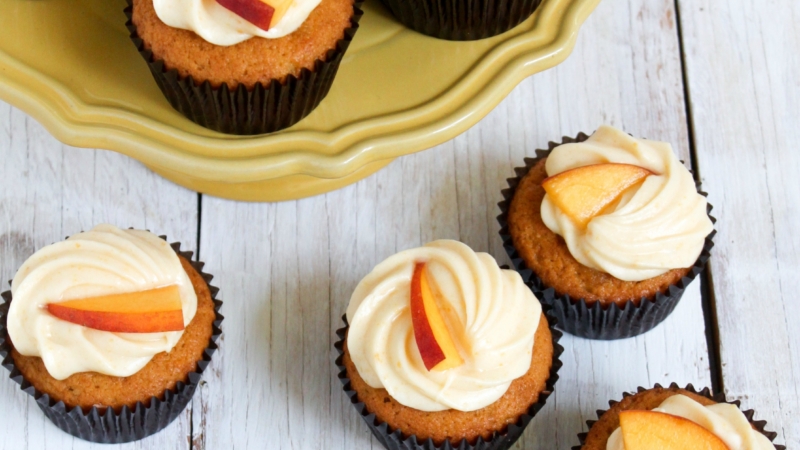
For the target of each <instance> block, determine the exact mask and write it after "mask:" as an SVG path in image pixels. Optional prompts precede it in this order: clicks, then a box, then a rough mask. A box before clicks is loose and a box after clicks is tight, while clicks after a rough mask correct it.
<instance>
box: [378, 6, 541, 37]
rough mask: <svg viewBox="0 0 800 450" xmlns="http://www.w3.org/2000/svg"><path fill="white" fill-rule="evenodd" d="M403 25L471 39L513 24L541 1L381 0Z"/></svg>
mask: <svg viewBox="0 0 800 450" xmlns="http://www.w3.org/2000/svg"><path fill="white" fill-rule="evenodd" d="M381 3H383V5H384V6H386V8H388V9H389V11H391V13H392V14H393V15H394V16H395V17H396V18H397V20H399V21H400V22H401V23H402V24H403V25H405V26H407V27H409V28H411V29H412V30H415V31H418V32H420V33H422V34H427V35H428V36H432V37H435V38H439V39H447V40H451V41H473V40H476V39H484V38H488V37H492V36H495V35H498V34H501V33H505V32H506V31H508V30H510V29H512V28H514V27H516V26H517V25H519V24H520V23H522V22H524V21H525V19H527V18H528V17H530V16H531V14H533V13H534V11H536V8H538V7H539V5H540V4H541V3H542V0H459V1H448V0H381Z"/></svg>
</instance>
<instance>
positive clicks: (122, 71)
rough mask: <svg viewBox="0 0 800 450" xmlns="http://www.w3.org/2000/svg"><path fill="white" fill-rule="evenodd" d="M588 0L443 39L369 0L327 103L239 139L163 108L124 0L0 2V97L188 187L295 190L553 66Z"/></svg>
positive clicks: (415, 138) (431, 135)
mask: <svg viewBox="0 0 800 450" xmlns="http://www.w3.org/2000/svg"><path fill="white" fill-rule="evenodd" d="M599 1H600V0H544V1H543V3H542V5H541V6H540V7H539V9H538V10H537V12H536V13H535V14H534V15H533V17H531V18H530V19H528V20H527V21H525V22H524V23H523V24H521V25H519V26H518V27H516V28H515V29H513V30H511V31H509V32H508V33H505V34H502V35H500V36H496V37H494V38H491V39H485V40H481V41H474V42H450V41H442V40H436V39H433V38H429V37H427V36H423V35H421V34H418V33H416V32H413V31H410V30H408V29H405V28H404V27H402V26H401V25H400V24H399V23H397V22H396V21H395V20H394V19H393V18H392V17H391V16H390V15H389V14H388V13H387V12H386V10H385V9H383V7H381V6H380V4H379V3H378V1H377V0H368V1H367V2H366V4H365V6H364V10H365V15H364V17H363V19H362V20H361V28H360V29H359V31H358V33H357V34H356V37H355V39H354V40H353V43H352V45H351V46H350V48H349V50H348V51H347V54H346V55H345V58H344V60H343V61H342V64H341V67H340V69H339V74H338V76H337V78H336V81H335V82H334V84H333V87H332V88H331V91H330V94H328V97H327V98H326V99H325V101H323V102H322V104H321V105H320V106H319V107H318V108H317V109H316V110H315V111H314V112H312V113H311V115H309V116H308V117H307V118H305V119H304V120H302V121H301V122H300V123H298V124H297V125H295V126H293V127H292V128H289V129H287V130H283V131H280V132H277V133H273V134H270V135H262V136H255V137H252V136H249V137H247V136H230V135H224V134H220V133H216V132H213V131H210V130H207V129H205V128H202V127H200V126H198V125H195V124H194V123H192V122H190V121H189V120H187V119H185V118H184V117H183V116H181V115H180V114H179V113H177V112H176V111H174V110H173V109H172V108H171V107H170V106H169V104H168V103H167V101H166V100H165V99H164V97H163V96H162V95H161V92H160V91H159V90H158V87H157V86H156V84H155V82H154V81H153V79H152V77H151V75H150V73H149V71H148V69H147V66H146V65H145V63H144V61H143V60H142V58H141V56H139V54H138V53H137V51H136V49H135V47H134V45H133V44H132V43H131V42H130V40H129V38H128V32H127V30H126V29H125V27H124V23H125V15H124V14H123V12H122V10H123V8H124V6H125V2H124V1H123V0H47V1H43V0H2V1H0V98H2V99H4V100H6V101H7V102H9V103H11V104H13V105H15V106H17V107H19V108H21V109H22V110H24V111H25V112H27V113H28V114H30V115H32V116H33V117H35V118H36V119H37V120H39V121H40V122H42V123H43V124H44V126H45V127H46V128H47V129H48V130H49V131H50V132H51V133H53V135H55V136H56V137H57V138H58V139H60V140H61V141H63V142H65V143H67V144H69V145H74V146H79V147H95V148H103V149H109V150H114V151H117V152H120V153H124V154H126V155H128V156H131V157H133V158H136V159H138V160H139V161H142V162H143V163H144V164H146V165H147V166H148V167H150V168H152V169H153V170H155V171H156V172H158V173H160V174H162V175H163V176H165V177H167V178H169V179H171V180H173V181H175V182H177V183H179V184H181V185H184V186H186V187H189V188H191V189H194V190H197V191H201V192H206V193H210V194H212V195H218V196H223V197H229V198H235V199H240V200H285V199H292V198H300V197H304V196H309V195H314V194H319V193H323V192H327V191H330V190H332V189H336V188H339V187H341V186H344V185H347V184H349V183H352V182H354V181H357V180H359V179H361V178H363V177H365V176H367V175H369V174H371V173H372V172H374V171H376V170H378V169H379V168H381V167H383V166H384V165H386V164H388V163H389V162H390V161H391V160H392V159H393V158H395V157H397V156H401V155H405V154H408V153H412V152H415V151H419V150H423V149H426V148H429V147H432V146H434V145H437V144H440V143H442V142H445V141H447V140H449V139H452V138H453V137H455V136H456V135H458V134H459V133H462V132H463V131H465V130H467V129H468V128H469V127H470V126H472V125H474V124H475V123H476V122H478V120H480V119H481V118H482V117H483V116H485V115H486V114H487V113H488V112H489V111H490V110H491V109H492V108H494V107H495V106H496V105H497V104H498V103H499V102H500V100H502V99H503V98H504V97H505V96H506V95H507V94H508V93H509V92H510V91H511V90H512V89H513V88H514V86H516V85H517V83H519V82H520V81H521V80H522V79H524V78H525V77H527V76H529V75H532V74H534V73H536V72H539V71H542V70H544V69H547V68H550V67H552V66H554V65H556V64H558V63H560V62H561V61H563V60H564V59H565V58H566V57H567V56H568V55H569V53H570V51H571V50H572V47H573V45H574V44H575V39H576V37H577V33H578V29H579V28H580V25H581V24H582V23H583V21H584V20H585V19H586V18H587V17H588V16H589V14H590V13H591V11H592V10H593V9H594V7H595V6H596V5H597V3H598V2H599Z"/></svg>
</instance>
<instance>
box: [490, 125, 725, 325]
mask: <svg viewBox="0 0 800 450" xmlns="http://www.w3.org/2000/svg"><path fill="white" fill-rule="evenodd" d="M537 154H538V155H537V156H538V157H537V158H535V159H528V160H526V167H525V168H522V169H518V170H517V174H518V178H515V179H511V180H509V184H510V186H511V188H510V189H508V190H506V191H503V195H504V197H505V198H506V201H504V202H502V203H500V207H501V210H502V214H501V215H500V217H499V218H498V220H499V221H500V224H501V226H502V229H501V231H500V234H501V236H502V237H503V239H504V243H505V244H506V249H507V250H508V251H509V255H510V256H511V258H512V259H513V260H514V264H515V266H517V268H518V269H519V270H521V271H522V273H523V274H524V276H525V277H526V278H529V279H530V284H531V285H532V288H533V289H534V291H535V292H536V293H537V295H538V296H539V297H540V298H541V299H542V300H543V302H544V303H546V304H549V305H552V306H553V309H554V311H553V312H554V314H555V315H556V319H557V320H558V322H559V327H561V328H562V329H564V330H565V331H567V332H568V333H571V334H575V335H578V336H582V337H588V338H595V339H618V338H625V337H631V336H635V335H637V334H641V333H644V332H646V331H648V330H650V329H651V328H653V327H654V326H655V325H657V324H658V323H660V322H661V321H663V320H664V319H665V318H666V317H667V316H668V315H669V314H670V313H671V312H672V310H673V309H674V307H675V305H676V304H677V302H678V300H680V298H681V296H682V294H683V292H684V290H685V288H686V286H687V285H688V284H689V282H691V281H692V280H693V279H694V278H695V277H696V276H697V274H699V273H700V272H701V271H702V269H703V267H704V266H705V263H706V261H707V259H708V256H709V250H710V249H711V247H712V245H713V243H712V241H711V237H712V236H713V234H714V227H713V218H711V217H710V216H709V215H708V211H709V210H710V207H709V206H708V204H707V202H706V199H705V197H704V196H703V195H701V194H702V193H699V192H698V191H697V187H696V185H695V181H694V179H693V178H692V175H691V173H690V172H689V171H688V170H687V169H686V168H685V167H684V166H683V164H682V163H681V162H680V161H679V160H678V158H677V157H676V156H675V154H674V153H673V151H672V148H671V147H670V145H669V144H667V143H664V142H656V141H648V140H644V139H636V138H633V137H631V136H629V135H627V134H625V133H624V132H622V131H620V130H618V129H615V128H612V127H607V126H603V127H600V128H599V129H598V130H597V132H595V133H594V134H593V135H592V136H591V137H587V136H586V135H579V137H578V138H577V139H575V140H572V139H565V140H564V142H563V143H562V144H561V145H556V144H551V148H550V150H549V151H537Z"/></svg>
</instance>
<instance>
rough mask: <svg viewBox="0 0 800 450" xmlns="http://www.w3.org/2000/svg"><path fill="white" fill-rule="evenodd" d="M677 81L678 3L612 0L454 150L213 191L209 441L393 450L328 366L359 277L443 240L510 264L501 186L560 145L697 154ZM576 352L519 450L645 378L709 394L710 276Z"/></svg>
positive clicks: (569, 348) (204, 245)
mask: <svg viewBox="0 0 800 450" xmlns="http://www.w3.org/2000/svg"><path fill="white" fill-rule="evenodd" d="M631 36H638V37H637V38H636V39H631ZM681 76H682V75H681V67H680V54H679V51H678V35H677V31H676V29H675V22H674V5H673V3H672V2H671V1H668V0H663V1H659V2H647V1H644V0H641V1H640V0H636V1H631V2H627V3H625V2H604V3H602V4H601V5H600V6H599V7H598V9H597V11H596V12H595V13H594V15H593V16H592V17H591V18H590V19H589V21H588V23H587V27H586V29H584V30H583V31H582V35H581V38H580V40H579V43H578V45H577V48H576V50H575V54H573V56H572V57H571V58H570V59H569V60H567V62H566V63H564V64H563V65H562V66H560V67H558V68H556V69H554V70H551V71H549V72H546V73H543V74H539V75H536V76H534V77H532V78H530V79H528V80H526V81H525V82H523V83H522V85H521V86H519V87H518V88H517V89H516V90H515V91H514V92H513V93H512V94H511V95H510V96H509V98H508V99H506V100H505V101H504V102H503V103H502V104H501V105H500V106H499V107H498V108H497V109H496V110H495V111H494V112H492V113H491V114H490V115H489V116H488V117H487V118H485V119H484V120H483V121H481V122H480V123H479V124H478V125H477V126H476V127H474V128H473V129H471V130H469V131H468V132H467V133H465V134H464V135H462V136H459V137H458V138H456V139H455V140H453V141H451V142H448V143H446V144H443V145H441V146H438V147H436V148H435V149H431V150H428V151H425V152H422V153H419V154H415V155H411V156H407V157H404V158H401V159H399V160H397V161H395V162H393V163H392V164H391V165H389V166H388V167H387V168H386V169H384V170H382V171H380V172H378V173H377V174H375V175H373V176H371V177H369V178H367V179H366V180H363V181H361V182H359V183H357V184H356V185H354V186H350V187H347V188H344V189H341V190H339V191H336V192H333V193H330V194H327V195H324V196H320V197H315V198H311V199H306V200H301V201H297V202H286V203H281V204H272V205H263V204H261V205H259V204H243V203H236V202H230V201H226V200H219V199H214V198H210V197H204V198H203V217H202V221H201V224H202V230H201V249H202V254H201V259H203V260H204V261H206V262H207V264H208V265H207V268H208V270H209V271H210V272H211V273H214V274H215V275H216V276H217V278H216V280H215V282H216V283H217V284H218V285H219V286H220V287H221V288H222V294H223V295H222V298H223V299H225V300H226V303H225V305H226V306H225V308H224V311H223V313H224V314H225V315H226V323H225V335H224V339H223V341H222V343H221V347H222V351H221V357H220V358H218V359H217V360H215V361H214V362H213V363H212V365H211V368H212V370H211V371H210V372H209V374H212V376H209V377H208V383H207V384H206V385H205V386H204V388H203V392H202V395H201V396H197V397H195V411H196V414H195V422H194V430H195V436H194V442H195V444H196V445H195V448H198V449H199V448H219V447H220V446H226V447H231V446H233V447H245V446H247V445H255V444H256V443H257V444H261V445H270V446H274V447H276V448H289V447H293V448H316V447H319V446H327V447H329V448H370V447H371V448H380V445H379V444H377V443H375V442H374V441H373V440H372V438H371V436H370V433H369V431H368V429H367V428H366V426H364V424H363V423H361V419H360V418H359V417H358V415H357V414H356V413H355V412H354V410H353V408H352V406H351V405H350V404H349V400H348V399H347V398H346V397H345V396H344V394H343V393H342V391H341V384H340V383H339V381H338V380H337V379H336V376H335V372H334V370H333V363H332V361H333V359H334V354H335V352H334V350H333V348H332V344H333V342H334V341H335V336H334V331H335V329H337V328H339V327H340V326H341V315H342V314H343V313H344V310H345V308H346V306H347V303H348V301H349V297H350V293H351V292H352V290H353V289H354V288H355V286H356V284H357V283H358V281H359V280H360V279H361V277H363V276H364V275H365V274H366V273H368V272H369V271H370V270H371V269H372V267H373V266H374V265H375V264H377V263H379V262H380V261H381V260H383V259H384V258H386V257H387V256H389V255H391V254H393V253H395V252H396V251H399V250H402V249H405V248H409V247H413V246H418V245H421V244H424V243H425V242H428V241H430V240H433V239H437V238H455V239H460V240H462V241H464V242H466V243H467V244H469V245H470V246H472V247H473V248H475V249H476V250H480V251H488V252H490V253H492V254H493V255H494V256H495V257H497V258H498V260H499V261H500V262H501V263H507V262H508V260H507V257H506V256H505V253H504V251H503V248H502V245H501V242H500V239H499V237H498V235H497V231H498V229H499V226H498V225H497V223H496V220H495V216H496V215H497V214H498V213H499V209H498V208H497V207H496V203H497V202H498V201H499V200H500V190H501V189H502V188H504V187H505V186H506V184H505V178H507V177H509V176H512V175H513V168H514V167H515V166H519V165H521V164H522V159H523V157H524V156H527V155H533V154H534V150H535V149H536V148H540V147H545V146H546V144H547V141H548V140H556V139H560V136H561V135H562V134H566V135H575V134H576V133H578V132H579V131H587V132H590V131H592V130H593V129H594V128H595V127H597V126H598V125H599V124H602V123H610V124H612V125H616V126H619V127H622V128H624V129H626V130H627V131H629V132H631V133H633V134H635V135H637V136H645V137H651V138H656V139H662V140H667V141H670V142H672V143H674V145H675V147H676V150H677V151H679V152H680V154H681V156H682V158H683V159H685V160H686V161H689V145H688V142H689V141H688V132H687V126H686V117H685V113H684V108H685V106H684V100H683V85H682V81H681ZM562 344H563V345H564V347H565V348H566V351H565V353H564V355H563V356H562V360H563V361H564V367H563V369H562V371H561V379H560V380H559V382H558V384H557V393H556V395H555V396H554V397H551V401H550V403H548V405H547V406H546V407H545V408H544V410H543V411H542V413H541V415H540V416H537V417H536V419H534V421H533V422H532V424H531V425H530V427H529V429H528V430H527V431H526V433H525V435H524V437H523V439H522V440H521V441H520V444H519V445H518V447H519V448H531V449H533V448H541V449H552V448H559V449H561V448H569V447H570V446H571V445H575V444H576V443H577V437H576V434H577V433H578V432H580V431H584V430H585V425H584V421H585V420H587V419H591V418H593V417H594V411H595V410H596V409H599V408H604V407H605V406H607V401H608V400H609V399H617V398H619V397H620V395H621V393H622V392H623V391H630V390H634V389H635V388H636V387H637V386H639V385H645V386H648V385H652V384H653V383H656V382H662V383H668V382H670V381H676V382H679V383H682V384H685V383H690V382H692V383H695V384H696V385H703V386H705V385H709V384H710V376H709V370H708V358H707V347H706V341H705V337H704V325H703V314H702V310H701V306H700V294H699V283H697V282H696V283H695V284H694V285H693V286H692V288H691V289H690V290H689V291H688V292H687V293H686V295H685V297H684V299H683V301H682V302H681V303H680V305H679V307H678V309H677V310H676V312H675V313H674V314H673V315H672V316H671V317H670V318H669V319H668V320H667V322H666V323H665V324H664V325H662V326H660V327H658V328H657V329H655V330H653V331H652V332H651V333H649V334H647V335H645V336H642V337H638V338H635V339H629V340H625V341H618V342H610V343H609V342H592V341H587V340H583V339H576V338H572V337H569V336H567V337H565V338H564V339H563V341H562ZM201 411H202V413H199V412H201ZM267 437H269V438H268V439H269V440H268V441H267V440H266V439H267Z"/></svg>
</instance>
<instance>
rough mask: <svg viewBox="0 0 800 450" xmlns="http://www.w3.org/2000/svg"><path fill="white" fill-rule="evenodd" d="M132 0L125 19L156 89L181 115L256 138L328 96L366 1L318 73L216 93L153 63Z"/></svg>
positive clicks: (321, 62)
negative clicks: (136, 19) (133, 18)
mask: <svg viewBox="0 0 800 450" xmlns="http://www.w3.org/2000/svg"><path fill="white" fill-rule="evenodd" d="M132 1H133V0H128V7H127V8H125V14H126V16H127V17H128V22H127V23H126V24H125V26H127V27H128V30H129V31H130V33H131V34H130V38H131V40H132V41H133V43H134V44H135V45H136V48H137V50H139V54H140V55H142V57H143V58H144V60H145V61H146V62H147V66H148V67H149V68H150V72H151V73H152V74H153V78H154V79H155V81H156V84H158V88H159V89H161V92H162V93H163V94H164V96H165V97H166V98H167V101H169V104H170V105H172V107H173V108H175V109H176V110H177V111H178V112H180V113H181V114H183V115H184V116H186V118H188V119H189V120H191V121H192V122H194V123H196V124H198V125H201V126H204V127H206V128H210V129H212V130H215V131H219V132H222V133H228V134H238V135H253V134H264V133H272V132H274V131H278V130H281V129H284V128H288V127H290V126H292V125H294V124H295V123H297V122H299V121H300V120H301V119H302V118H304V117H305V116H307V115H308V114H310V113H311V111H313V110H314V108H316V107H317V106H318V105H319V103H320V102H321V101H322V100H323V99H324V98H325V96H326V95H328V91H329V90H330V88H331V85H332V84H333V80H334V78H335V77H336V72H337V71H338V70H339V63H341V61H342V57H343V56H344V53H345V51H346V50H347V48H348V47H349V46H350V42H351V41H352V40H353V36H355V34H356V31H357V30H358V21H359V20H360V19H361V16H362V15H363V14H364V12H363V11H362V10H361V8H360V7H361V4H362V3H363V0H357V1H356V2H355V3H354V5H353V16H352V17H351V18H350V27H349V28H347V29H345V30H344V37H343V38H342V39H340V40H339V41H337V42H336V46H335V48H333V49H331V50H328V52H327V53H326V54H325V57H324V58H323V59H318V60H317V61H316V62H315V63H314V70H309V69H307V68H303V69H302V70H301V71H300V75H299V76H295V75H289V76H287V77H286V79H285V80H283V81H282V82H281V80H277V79H273V80H272V81H271V82H270V83H269V84H267V85H265V84H261V83H257V84H256V85H255V86H254V87H253V88H252V89H248V88H247V87H245V86H244V85H243V84H239V85H238V86H237V87H236V88H235V89H230V88H229V87H228V85H227V84H226V83H223V84H222V85H221V86H219V87H217V88H215V87H212V86H211V83H209V82H208V81H201V82H199V83H198V81H200V80H195V79H194V78H193V77H191V76H188V77H185V78H184V77H181V76H180V75H179V74H178V71H177V70H175V69H171V70H167V69H166V67H165V66H164V61H163V60H160V59H158V60H157V59H155V58H154V57H153V52H152V51H150V50H147V49H146V48H145V45H144V42H143V41H142V39H141V38H140V37H139V34H138V32H137V30H136V25H134V24H133V20H132V16H133V6H132Z"/></svg>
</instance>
